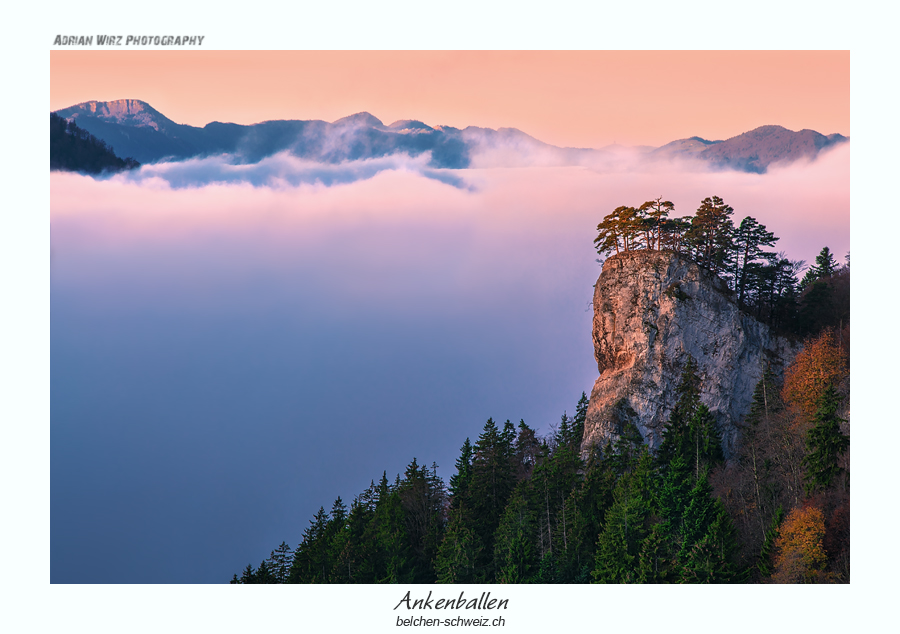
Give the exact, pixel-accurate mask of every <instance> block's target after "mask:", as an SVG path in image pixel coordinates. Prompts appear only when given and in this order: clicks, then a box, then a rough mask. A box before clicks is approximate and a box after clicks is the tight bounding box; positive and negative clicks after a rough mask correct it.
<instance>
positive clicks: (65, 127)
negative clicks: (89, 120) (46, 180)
mask: <svg viewBox="0 0 900 634" xmlns="http://www.w3.org/2000/svg"><path fill="white" fill-rule="evenodd" d="M140 165H141V164H140V163H138V162H137V161H135V160H134V159H133V158H130V157H129V158H126V159H121V158H119V157H118V156H116V154H115V152H114V151H113V148H112V147H110V146H109V145H107V144H106V142H104V141H101V140H100V139H98V138H97V137H95V136H94V135H93V134H91V133H90V132H88V131H87V130H84V129H82V128H79V127H78V125H76V123H75V122H74V121H66V120H65V119H63V118H62V117H60V116H59V115H57V114H55V113H52V112H51V113H50V169H51V170H62V171H67V172H84V173H86V174H100V173H102V172H120V171H122V170H126V169H134V168H137V167H140Z"/></svg>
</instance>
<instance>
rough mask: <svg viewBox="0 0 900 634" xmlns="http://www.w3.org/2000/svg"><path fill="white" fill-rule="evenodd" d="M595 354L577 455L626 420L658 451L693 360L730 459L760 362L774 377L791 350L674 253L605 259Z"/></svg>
mask: <svg viewBox="0 0 900 634" xmlns="http://www.w3.org/2000/svg"><path fill="white" fill-rule="evenodd" d="M593 340H594V357H595V358H596V360H597V369H598V370H599V371H600V377H599V378H598V379H597V380H596V382H595V383H594V387H593V389H592V390H591V399H590V403H589V405H588V410H587V419H586V421H585V428H584V438H583V440H582V453H583V454H585V455H587V453H588V452H589V451H590V449H591V447H592V446H594V445H600V446H601V447H602V446H605V444H606V443H607V441H615V439H616V438H617V437H618V436H619V435H620V434H621V433H622V431H623V429H624V428H625V426H626V425H627V424H628V423H633V424H634V425H635V426H636V427H637V429H638V431H640V433H641V436H642V437H643V439H644V442H645V443H646V444H647V445H649V446H650V447H651V448H653V449H655V448H657V447H659V445H660V443H661V442H662V434H663V430H664V428H665V425H666V423H667V422H668V419H669V415H670V413H671V411H672V407H673V406H674V405H675V402H676V400H677V394H676V389H677V387H678V383H679V380H680V377H681V372H682V370H683V368H684V366H685V364H686V362H687V360H688V356H689V355H690V356H692V357H693V358H694V360H695V361H696V362H697V366H698V370H699V374H700V378H701V381H702V387H701V394H700V400H701V401H702V402H703V403H705V404H706V405H707V407H709V409H710V411H711V412H712V413H713V415H715V417H716V422H717V425H718V429H719V432H720V434H721V437H722V449H723V451H724V453H725V457H726V458H730V457H731V456H732V455H733V454H734V452H735V450H736V448H737V442H738V436H739V431H738V426H737V423H738V422H739V421H740V420H741V418H742V417H743V416H744V415H746V414H747V413H748V412H749V410H750V404H751V402H752V398H753V390H754V388H755V387H756V384H757V382H758V381H759V379H760V377H761V376H762V373H763V370H764V369H765V367H766V365H767V364H769V365H770V367H771V368H772V369H773V370H774V371H775V372H776V373H777V374H780V373H781V371H782V369H783V367H784V366H785V365H786V364H787V363H789V362H790V361H791V360H792V359H793V357H794V356H795V354H796V352H797V349H796V348H795V347H793V346H792V345H791V344H790V343H789V342H788V341H787V340H785V339H783V338H781V337H777V336H775V335H774V334H773V333H771V332H770V330H769V328H768V326H766V325H765V324H763V323H760V322H759V321H757V320H756V319H754V318H753V317H751V316H749V315H746V314H744V313H742V312H741V311H740V309H739V308H738V306H737V304H736V302H735V301H734V299H732V296H731V292H730V290H729V289H728V287H727V286H726V284H725V283H724V282H723V281H722V280H721V279H720V278H719V277H718V276H716V275H714V274H713V273H711V272H709V271H707V270H706V269H703V268H701V267H700V266H699V265H697V264H696V263H694V262H693V261H691V260H689V259H687V258H685V257H684V256H682V255H679V254H677V253H674V252H671V251H643V250H641V251H629V252H626V253H622V254H618V255H614V256H611V257H610V258H608V259H607V260H606V261H605V262H604V264H603V270H602V272H601V274H600V277H599V279H598V280H597V284H596V285H595V286H594V323H593Z"/></svg>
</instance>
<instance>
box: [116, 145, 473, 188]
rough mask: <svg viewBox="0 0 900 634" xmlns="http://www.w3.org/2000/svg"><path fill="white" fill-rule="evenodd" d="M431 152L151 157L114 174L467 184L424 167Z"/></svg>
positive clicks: (266, 183)
mask: <svg viewBox="0 0 900 634" xmlns="http://www.w3.org/2000/svg"><path fill="white" fill-rule="evenodd" d="M429 160H430V154H427V153H426V154H420V155H419V156H417V157H410V156H408V155H406V154H393V155H390V156H385V157H381V158H374V159H365V160H359V161H344V162H341V163H320V162H315V161H309V160H305V159H299V158H297V157H295V156H293V155H291V154H290V153H289V152H279V153H278V154H275V155H273V156H268V157H266V158H263V159H262V160H260V161H258V162H255V163H244V162H241V161H240V160H239V159H238V158H237V157H235V156H234V155H230V154H219V155H216V156H211V157H205V158H196V159H188V160H185V161H172V162H164V163H152V164H148V165H144V166H142V167H141V168H140V169H138V170H133V171H129V172H125V173H122V174H119V175H117V176H114V177H113V178H114V179H120V180H125V181H127V182H131V183H138V184H140V183H144V182H148V181H151V182H152V181H157V182H165V183H166V184H168V185H169V186H170V187H172V188H173V189H183V188H188V187H204V186H207V185H222V184H244V183H246V184H250V185H253V186H254V187H274V188H282V187H298V186H300V185H323V186H326V187H331V186H333V185H344V184H348V183H353V182H356V181H361V180H367V179H370V178H372V177H374V176H375V175H376V174H379V173H381V172H384V171H398V172H409V173H412V174H417V175H419V176H422V177H424V178H429V179H432V180H436V181H438V182H441V183H445V184H447V185H451V186H453V187H458V188H463V189H464V188H466V187H467V185H466V183H465V181H464V179H463V178H462V177H461V175H460V174H458V173H456V172H454V171H453V170H445V169H434V168H430V167H428V162H429Z"/></svg>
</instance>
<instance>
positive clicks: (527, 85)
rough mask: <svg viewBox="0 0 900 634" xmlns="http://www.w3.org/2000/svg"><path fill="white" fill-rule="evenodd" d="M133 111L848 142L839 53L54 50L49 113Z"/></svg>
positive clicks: (608, 135)
mask: <svg viewBox="0 0 900 634" xmlns="http://www.w3.org/2000/svg"><path fill="white" fill-rule="evenodd" d="M123 98H132V99H141V100H143V101H146V102H148V103H150V104H151V105H152V106H153V107H154V108H156V109H157V110H159V111H160V112H161V113H163V114H164V115H166V116H167V117H169V118H170V119H172V120H174V121H175V122H177V123H185V124H190V125H194V126H203V125H205V124H206V123H209V122H210V121H223V122H232V123H242V124H251V123H257V122H259V121H265V120H271V119H322V120H325V121H333V120H335V119H339V118H341V117H344V116H347V115H349V114H353V113H356V112H360V111H368V112H370V113H371V114H373V115H375V116H376V117H378V118H379V119H381V120H382V121H383V122H384V123H391V122H393V121H395V120H398V119H418V120H421V121H424V122H425V123H428V124H430V125H452V126H455V127H465V126H469V125H474V126H482V127H490V128H500V127H514V128H518V129H520V130H522V131H524V132H527V133H528V134H530V135H532V136H534V137H536V138H538V139H540V140H542V141H544V142H547V143H551V144H553V145H559V146H569V147H602V146H605V145H608V144H612V143H618V144H622V145H652V146H658V145H663V144H665V143H668V142H669V141H673V140H675V139H679V138H685V137H689V136H695V135H696V136H701V137H703V138H706V139H710V140H714V139H727V138H729V137H732V136H735V135H737V134H740V133H742V132H746V131H747V130H751V129H753V128H756V127H758V126H761V125H768V124H778V125H782V126H784V127H786V128H790V129H792V130H800V129H803V128H810V129H813V130H816V131H818V132H821V133H823V134H831V133H834V132H838V133H840V134H844V135H847V136H849V135H850V53H849V52H848V51H812V52H811V51H725V52H715V51H624V52H623V51H619V52H616V51H549V52H548V51H518V52H516V51H449V52H447V51H412V52H411V51H186V52H181V51H160V50H156V51H123V52H120V51H82V50H78V51H59V50H56V51H51V53H50V110H51V111H52V110H57V109H60V108H65V107H67V106H71V105H75V104H77V103H81V102H84V101H90V100H99V101H105V100H112V99H123Z"/></svg>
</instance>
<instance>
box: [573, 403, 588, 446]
mask: <svg viewBox="0 0 900 634" xmlns="http://www.w3.org/2000/svg"><path fill="white" fill-rule="evenodd" d="M588 403H589V401H588V397H587V395H586V394H585V393H584V392H582V393H581V398H580V399H578V404H577V405H576V406H575V422H574V428H573V433H574V435H575V437H576V438H577V439H578V443H579V444H580V443H581V442H582V440H584V423H585V421H586V420H587V410H588Z"/></svg>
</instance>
